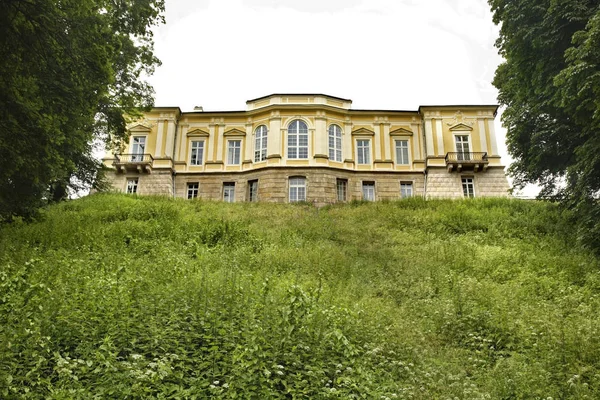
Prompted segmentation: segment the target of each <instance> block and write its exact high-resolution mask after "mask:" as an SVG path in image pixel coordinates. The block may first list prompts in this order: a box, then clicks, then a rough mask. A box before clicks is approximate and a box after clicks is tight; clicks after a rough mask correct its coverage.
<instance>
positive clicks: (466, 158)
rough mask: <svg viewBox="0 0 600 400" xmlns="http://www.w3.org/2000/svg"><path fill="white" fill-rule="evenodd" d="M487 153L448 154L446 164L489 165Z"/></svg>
mask: <svg viewBox="0 0 600 400" xmlns="http://www.w3.org/2000/svg"><path fill="white" fill-rule="evenodd" d="M487 162H488V155H487V152H451V153H446V163H447V164H448V163H463V164H466V163H487Z"/></svg>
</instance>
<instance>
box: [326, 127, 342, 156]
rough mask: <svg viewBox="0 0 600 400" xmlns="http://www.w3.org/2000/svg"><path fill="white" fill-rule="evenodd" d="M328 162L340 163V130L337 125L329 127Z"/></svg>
mask: <svg viewBox="0 0 600 400" xmlns="http://www.w3.org/2000/svg"><path fill="white" fill-rule="evenodd" d="M328 132H329V135H328V137H329V142H328V143H329V160H331V161H337V162H342V145H343V143H342V128H341V127H340V126H339V125H336V124H332V125H329V129H328Z"/></svg>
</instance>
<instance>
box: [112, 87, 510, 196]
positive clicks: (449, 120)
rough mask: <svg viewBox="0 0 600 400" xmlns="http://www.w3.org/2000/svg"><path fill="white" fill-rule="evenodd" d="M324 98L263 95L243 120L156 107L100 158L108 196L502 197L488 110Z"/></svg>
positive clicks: (239, 115) (503, 184) (504, 185)
mask: <svg viewBox="0 0 600 400" xmlns="http://www.w3.org/2000/svg"><path fill="white" fill-rule="evenodd" d="M351 104H352V101H351V100H348V99H342V98H338V97H334V96H328V95H324V94H272V95H269V96H265V97H260V98H257V99H253V100H248V101H247V102H246V110H245V111H202V109H201V108H199V107H197V110H195V111H191V112H182V111H181V110H180V109H179V107H156V108H153V109H152V110H151V111H150V112H147V113H145V114H144V117H143V118H141V119H140V120H138V121H136V122H135V123H133V124H131V125H130V126H129V127H128V130H129V133H130V137H129V143H126V144H125V146H124V148H123V149H122V152H120V153H117V154H114V155H112V156H111V157H107V158H105V159H104V160H103V161H104V164H105V165H106V166H107V167H109V168H111V169H112V171H111V172H110V173H109V178H110V179H111V183H112V185H113V187H114V188H115V189H116V190H119V191H123V192H127V193H138V194H163V195H168V196H176V197H183V198H190V199H192V198H201V199H211V200H223V201H227V202H234V201H236V202H237V201H272V202H294V201H307V202H311V203H314V204H318V205H323V204H330V203H335V202H343V201H350V200H396V199H401V198H404V197H410V196H425V197H426V198H462V197H483V196H508V189H509V185H508V181H507V179H506V175H505V173H504V166H503V165H502V163H501V160H500V156H499V155H498V145H497V142H496V135H495V132H494V118H495V117H496V111H497V109H498V106H496V105H461V106H449V105H446V106H421V107H419V108H418V110H358V109H352V108H351Z"/></svg>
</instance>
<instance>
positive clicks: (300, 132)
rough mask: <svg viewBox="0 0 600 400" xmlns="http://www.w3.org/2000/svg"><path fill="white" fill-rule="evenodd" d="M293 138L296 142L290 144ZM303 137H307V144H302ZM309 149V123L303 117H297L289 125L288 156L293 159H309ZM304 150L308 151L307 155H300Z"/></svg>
mask: <svg viewBox="0 0 600 400" xmlns="http://www.w3.org/2000/svg"><path fill="white" fill-rule="evenodd" d="M294 125H295V126H294ZM292 139H293V140H294V142H295V144H290V142H291V141H292ZM301 139H305V141H306V144H302V145H301V144H300V140H301ZM303 141H304V140H303ZM308 149H309V142H308V124H307V123H306V122H304V121H302V120H301V119H295V120H293V121H292V122H290V123H289V124H288V127H287V158H288V159H291V160H307V159H308ZM304 151H305V152H306V156H305V157H300V153H301V152H302V153H304Z"/></svg>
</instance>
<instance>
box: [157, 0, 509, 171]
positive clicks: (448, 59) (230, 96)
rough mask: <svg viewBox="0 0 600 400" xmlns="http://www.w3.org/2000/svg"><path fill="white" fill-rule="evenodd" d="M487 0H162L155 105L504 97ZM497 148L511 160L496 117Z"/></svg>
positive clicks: (410, 102) (393, 104)
mask: <svg viewBox="0 0 600 400" xmlns="http://www.w3.org/2000/svg"><path fill="white" fill-rule="evenodd" d="M497 36H498V27H496V26H495V25H494V24H493V22H492V14H491V12H490V10H489V6H488V4H487V1H486V0H166V24H165V25H162V26H161V27H159V28H157V29H156V30H155V54H156V55H157V56H158V58H159V59H161V61H162V66H161V67H159V68H157V70H156V72H155V74H154V75H153V76H152V77H151V78H150V82H151V83H152V84H153V86H154V89H155V90H156V105H157V106H179V107H180V108H181V109H182V110H183V111H189V110H192V109H193V107H194V106H203V107H204V110H206V111H215V110H219V111H220V110H244V109H245V106H246V100H248V99H252V98H256V97H261V96H265V95H268V94H271V93H325V94H329V95H333V96H338V97H343V98H349V99H352V101H353V104H352V108H363V109H400V110H416V109H417V108H418V107H419V106H420V105H427V104H430V105H435V104H496V103H497V99H496V96H497V91H496V89H495V88H494V87H493V86H492V84H491V81H492V79H493V77H494V71H495V69H496V67H497V66H498V64H499V63H500V62H501V61H502V58H501V57H500V56H499V55H498V52H497V49H496V48H495V47H494V41H495V40H496V38H497ZM496 132H497V133H498V141H499V148H500V149H501V155H502V156H503V160H504V162H505V164H508V163H509V161H510V159H509V158H508V156H507V153H506V148H505V144H504V139H505V136H504V135H505V130H504V129H502V128H501V126H500V121H499V118H498V119H497V121H496Z"/></svg>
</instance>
